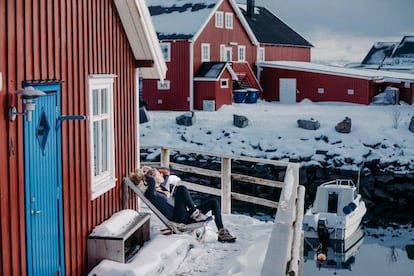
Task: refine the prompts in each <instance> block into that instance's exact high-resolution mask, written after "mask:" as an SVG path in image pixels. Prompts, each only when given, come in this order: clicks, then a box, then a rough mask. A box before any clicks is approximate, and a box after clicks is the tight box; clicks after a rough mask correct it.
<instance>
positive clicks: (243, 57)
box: [142, 0, 312, 111]
mask: <svg viewBox="0 0 414 276" xmlns="http://www.w3.org/2000/svg"><path fill="white" fill-rule="evenodd" d="M147 3H148V6H149V7H148V8H149V10H150V13H151V18H152V20H153V22H154V27H155V30H156V32H157V35H158V39H159V41H160V45H161V49H162V52H163V53H164V58H165V60H166V62H167V66H168V72H167V77H166V80H165V81H164V82H159V81H154V80H147V79H145V78H144V79H143V93H142V100H143V101H144V102H145V104H146V106H147V107H148V109H152V110H182V111H187V110H193V109H194V108H195V109H202V103H203V101H204V100H209V101H215V109H218V108H220V107H221V106H222V105H224V104H231V103H232V94H231V93H232V90H233V88H234V89H236V88H240V87H242V88H245V87H252V88H256V89H258V90H259V91H261V90H262V89H261V87H260V84H259V83H258V81H257V78H256V76H255V74H254V73H253V72H254V67H255V64H256V62H257V61H263V60H269V59H272V60H273V59H278V60H299V61H310V48H311V47H312V45H311V44H310V43H309V42H307V41H306V40H305V39H303V38H302V37H301V36H300V35H298V34H297V33H296V32H294V31H293V30H292V29H291V28H289V27H288V26H287V25H286V24H284V23H283V22H282V21H280V20H279V19H277V17H276V16H274V15H273V14H272V13H270V12H269V11H268V10H267V9H265V8H262V7H255V6H254V1H251V0H249V1H248V5H247V6H246V5H238V4H236V2H235V1H234V0H203V1H200V0H193V1H180V0H175V1H174V0H173V1H167V2H166V1H162V0H148V1H147ZM223 62H227V63H229V65H230V66H231V69H232V70H233V72H234V73H235V74H232V72H231V71H229V70H225V71H226V72H224V74H223V75H221V76H220V77H219V78H215V79H214V80H212V79H210V80H209V83H206V82H205V81H204V82H203V80H201V79H200V75H202V74H203V72H204V70H205V69H204V64H205V63H207V65H205V66H208V64H209V63H223ZM200 70H201V71H200ZM226 82H227V83H226ZM223 84H225V85H224V87H223ZM233 86H235V87H233ZM207 89H208V91H207Z"/></svg>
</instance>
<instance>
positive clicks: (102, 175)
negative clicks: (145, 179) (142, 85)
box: [0, 0, 166, 275]
mask: <svg viewBox="0 0 414 276" xmlns="http://www.w3.org/2000/svg"><path fill="white" fill-rule="evenodd" d="M143 3H144V2H143V1H133V0H122V1H121V0H116V1H112V0H99V1H98V0H91V1H59V0H56V1H30V0H29V1H28V0H26V1H23V0H6V1H0V41H1V43H0V101H1V102H2V108H3V110H2V112H0V128H1V129H2V132H1V136H0V154H1V156H2V158H3V160H2V162H0V171H1V173H0V175H1V178H0V198H1V200H0V216H1V222H0V233H1V240H0V243H1V255H0V275H85V274H86V273H87V267H88V266H87V252H86V242H87V236H88V234H89V233H90V232H91V230H92V229H93V228H94V227H95V226H96V225H98V224H100V223H101V222H103V221H104V220H106V219H107V218H109V217H110V216H111V215H112V214H113V213H114V212H117V211H119V210H121V209H122V208H123V206H122V183H121V181H122V177H123V176H125V175H127V174H128V173H129V172H130V171H131V170H133V169H134V168H135V167H136V166H137V162H138V161H137V160H138V157H137V155H138V148H139V147H138V137H137V133H138V131H137V127H138V123H137V121H138V120H137V107H138V92H137V77H138V72H140V74H142V75H144V76H145V77H147V78H163V75H165V70H166V67H165V63H163V57H162V54H161V51H159V45H158V40H157V38H156V34H155V31H154V29H153V26H152V23H151V20H149V13H148V10H147V7H146V6H145V4H143ZM131 18H134V20H131ZM123 23H124V24H123ZM144 66H152V67H145V68H141V67H144ZM30 86H31V87H33V88H29V87H30ZM16 91H19V92H16ZM39 91H42V96H39V97H38V98H36V99H35V103H36V106H35V109H34V110H32V111H31V108H30V107H32V106H33V105H32V103H31V101H32V100H33V99H32V98H33V97H34V96H33V95H34V93H38V94H40V93H41V92H39ZM19 93H23V94H19ZM14 108H15V109H14ZM29 115H30V116H29ZM29 119H30V120H29ZM98 137H99V139H96V138H98ZM102 137H105V138H106V139H102ZM127 204H128V205H129V206H126V207H134V206H135V205H136V202H135V201H131V202H128V203H127Z"/></svg>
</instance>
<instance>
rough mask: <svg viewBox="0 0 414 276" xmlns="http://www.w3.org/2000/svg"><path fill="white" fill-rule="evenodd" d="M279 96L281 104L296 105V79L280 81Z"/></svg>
mask: <svg viewBox="0 0 414 276" xmlns="http://www.w3.org/2000/svg"><path fill="white" fill-rule="evenodd" d="M279 96H280V102H281V103H286V104H293V103H296V79H280V80H279Z"/></svg>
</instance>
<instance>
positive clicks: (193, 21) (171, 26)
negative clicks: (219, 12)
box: [147, 0, 218, 36]
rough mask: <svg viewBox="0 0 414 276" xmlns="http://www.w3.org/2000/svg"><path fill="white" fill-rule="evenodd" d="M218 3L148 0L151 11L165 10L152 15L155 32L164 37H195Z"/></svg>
mask: <svg viewBox="0 0 414 276" xmlns="http://www.w3.org/2000/svg"><path fill="white" fill-rule="evenodd" d="M217 2H218V0H195V1H194V0H193V1H191V0H185V1H182V0H147V4H148V8H150V11H151V7H153V8H154V7H161V8H162V9H165V12H164V13H161V14H157V15H151V18H152V20H153V23H154V27H155V31H156V32H157V34H158V35H162V36H169V35H185V36H193V35H195V34H196V32H197V31H198V30H199V29H200V28H201V27H202V26H203V24H204V23H205V22H206V20H207V18H208V16H209V15H210V14H211V12H212V10H213V9H214V7H215V4H217ZM167 9H171V10H172V11H168V10H167Z"/></svg>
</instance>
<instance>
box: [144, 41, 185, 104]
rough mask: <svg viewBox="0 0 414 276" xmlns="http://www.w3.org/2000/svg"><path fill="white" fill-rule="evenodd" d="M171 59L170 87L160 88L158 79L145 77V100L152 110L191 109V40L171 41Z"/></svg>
mask: <svg viewBox="0 0 414 276" xmlns="http://www.w3.org/2000/svg"><path fill="white" fill-rule="evenodd" d="M170 43H171V44H170V45H171V61H169V62H167V67H168V71H167V77H166V80H167V81H169V82H170V89H167V90H158V88H157V83H158V80H150V79H143V81H142V96H143V101H144V102H145V103H146V104H147V107H148V109H150V110H177V111H180V110H181V111H183V110H189V109H190V102H189V100H188V99H189V97H190V66H189V65H190V42H189V41H186V40H180V41H170Z"/></svg>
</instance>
